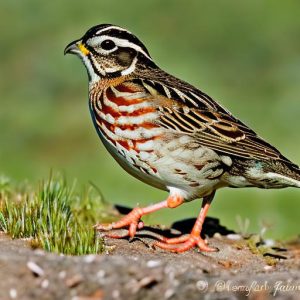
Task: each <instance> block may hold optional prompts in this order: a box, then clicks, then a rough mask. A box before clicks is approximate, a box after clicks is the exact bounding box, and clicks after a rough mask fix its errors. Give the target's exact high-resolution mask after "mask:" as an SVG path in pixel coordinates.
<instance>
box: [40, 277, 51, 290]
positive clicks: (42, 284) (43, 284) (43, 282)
mask: <svg viewBox="0 0 300 300" xmlns="http://www.w3.org/2000/svg"><path fill="white" fill-rule="evenodd" d="M48 286H49V280H48V279H44V280H43V281H42V283H41V287H42V288H43V289H46V288H47V287H48Z"/></svg>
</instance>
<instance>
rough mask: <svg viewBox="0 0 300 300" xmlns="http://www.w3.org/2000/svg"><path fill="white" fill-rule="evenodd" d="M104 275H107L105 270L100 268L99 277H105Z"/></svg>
mask: <svg viewBox="0 0 300 300" xmlns="http://www.w3.org/2000/svg"><path fill="white" fill-rule="evenodd" d="M104 276H105V271H104V270H99V271H98V272H97V277H98V278H104Z"/></svg>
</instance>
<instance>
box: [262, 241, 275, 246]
mask: <svg viewBox="0 0 300 300" xmlns="http://www.w3.org/2000/svg"><path fill="white" fill-rule="evenodd" d="M264 245H265V246H267V247H274V246H275V241H274V240H272V239H267V240H264Z"/></svg>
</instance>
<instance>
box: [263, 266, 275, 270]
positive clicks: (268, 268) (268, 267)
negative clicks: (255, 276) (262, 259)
mask: <svg viewBox="0 0 300 300" xmlns="http://www.w3.org/2000/svg"><path fill="white" fill-rule="evenodd" d="M264 269H265V270H266V271H269V270H272V269H273V267H272V266H264Z"/></svg>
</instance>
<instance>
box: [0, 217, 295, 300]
mask: <svg viewBox="0 0 300 300" xmlns="http://www.w3.org/2000/svg"><path fill="white" fill-rule="evenodd" d="M192 223H193V220H186V221H183V222H179V223H176V224H174V226H173V228H172V229H171V230H162V229H161V228H154V227H151V228H150V227H148V228H147V227H146V228H145V229H143V230H142V231H141V233H140V234H139V235H138V236H137V238H135V239H134V240H133V241H131V242H129V241H128V240H126V239H123V240H111V239H107V240H106V241H105V243H106V244H107V250H106V253H105V254H102V255H88V256H81V257H72V256H60V255H55V254H51V253H46V252H44V251H41V250H32V249H30V247H29V246H28V242H27V241H26V240H11V239H10V238H9V237H8V236H6V235H4V234H3V233H2V234H1V233H0V299H1V300H2V299H5V300H6V299H39V300H42V299H73V300H75V299H76V300H101V299H143V300H147V299H156V300H158V299H246V298H248V299H273V298H276V299H300V246H299V243H297V242H295V243H293V244H287V245H279V246H280V247H278V246H276V247H275V246H274V245H271V244H268V245H263V244H262V243H261V241H260V239H259V238H258V237H257V236H252V237H251V238H249V239H244V238H241V237H240V236H239V235H237V234H235V233H233V232H230V231H228V230H226V229H225V228H224V227H222V226H220V225H219V224H218V221H217V220H214V219H208V221H207V222H206V224H205V232H206V233H207V234H208V236H210V237H209V243H210V245H211V246H214V247H217V248H219V249H220V251H219V252H215V253H200V252H198V251H197V250H191V251H189V252H186V253H182V254H174V253H168V252H165V251H162V250H159V249H154V248H153V247H152V243H153V241H154V240H155V237H156V235H157V234H161V233H162V234H165V235H174V234H175V235H176V234H178V233H179V232H178V229H179V228H180V230H181V231H182V232H183V233H185V232H188V231H189V230H190V227H191V225H192Z"/></svg>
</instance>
